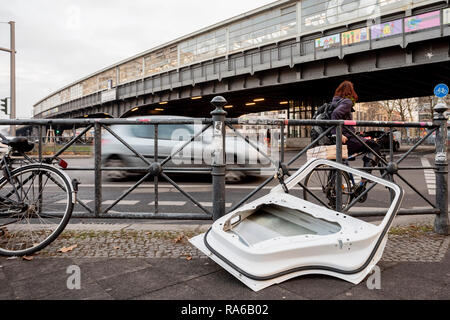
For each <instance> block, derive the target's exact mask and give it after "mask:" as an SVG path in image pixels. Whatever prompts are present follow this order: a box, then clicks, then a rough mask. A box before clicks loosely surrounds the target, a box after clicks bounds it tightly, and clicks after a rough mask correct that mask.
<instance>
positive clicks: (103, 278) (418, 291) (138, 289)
mask: <svg viewBox="0 0 450 320" xmlns="http://www.w3.org/2000/svg"><path fill="white" fill-rule="evenodd" d="M208 227H209V225H208V224H204V223H203V224H180V223H167V224H154V223H152V224H147V223H141V224H133V225H130V224H128V225H127V224H95V225H92V224H79V225H70V226H69V228H68V230H66V231H65V232H64V234H63V235H62V236H61V237H60V238H59V239H58V240H57V241H55V242H54V243H53V244H52V245H50V246H49V247H47V248H46V249H45V250H43V251H42V252H40V253H39V254H37V255H35V256H33V257H30V258H28V260H26V259H22V258H15V259H6V258H4V257H2V258H0V288H1V290H0V300H1V299H163V300H185V299H192V300H216V299H221V300H229V299H243V300H248V299H250V300H253V299H264V300H284V299H450V254H449V253H448V248H449V244H450V237H443V236H438V235H435V234H433V233H432V232H431V228H430V227H429V226H428V225H427V221H415V224H414V225H413V226H397V227H394V228H393V229H392V230H391V233H390V235H389V241H388V244H387V247H386V250H385V253H384V255H383V259H382V261H381V262H380V263H379V267H380V268H381V270H382V273H381V290H369V289H368V288H367V285H366V282H362V283H361V284H359V285H357V286H355V285H353V284H350V283H347V282H344V281H341V280H338V279H335V278H331V277H325V276H306V277H301V278H297V279H293V280H290V281H287V282H285V283H282V284H279V285H275V286H272V287H270V288H267V289H265V290H262V291H260V292H258V293H254V292H253V291H251V290H250V289H248V288H247V287H246V286H244V285H243V284H242V283H241V282H239V281H238V280H236V279H235V278H234V277H233V276H231V275H229V274H228V273H227V272H226V271H224V270H223V269H222V268H221V267H219V266H218V265H217V264H215V263H214V262H213V261H211V260H209V259H208V258H206V257H205V256H204V255H203V254H201V253H200V252H199V251H198V250H197V249H196V248H194V247H192V246H191V245H190V244H189V242H188V241H187V239H188V238H189V237H191V236H193V235H196V234H199V233H201V232H204V231H205V230H207V229H208ZM63 248H66V249H67V248H68V249H69V250H68V251H67V252H65V253H63V252H60V251H61V249H63ZM70 249H71V250H70ZM73 265H75V266H79V268H80V271H81V289H80V290H69V289H68V288H67V280H68V277H69V276H70V274H68V273H67V268H68V267H69V266H73Z"/></svg>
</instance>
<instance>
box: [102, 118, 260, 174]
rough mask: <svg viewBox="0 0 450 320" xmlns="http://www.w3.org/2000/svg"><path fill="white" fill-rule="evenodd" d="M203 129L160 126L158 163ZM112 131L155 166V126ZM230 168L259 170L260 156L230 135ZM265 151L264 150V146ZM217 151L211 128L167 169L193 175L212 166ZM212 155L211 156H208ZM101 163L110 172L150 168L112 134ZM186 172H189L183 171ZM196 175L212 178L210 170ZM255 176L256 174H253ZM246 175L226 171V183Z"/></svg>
mask: <svg viewBox="0 0 450 320" xmlns="http://www.w3.org/2000/svg"><path fill="white" fill-rule="evenodd" d="M129 119H130V120H139V121H143V122H151V121H152V120H153V121H154V120H158V119H164V120H171V119H172V120H174V119H189V120H192V118H186V117H178V116H147V117H133V118H129ZM202 128H203V125H201V123H200V124H199V125H187V124H167V125H159V126H158V162H161V161H163V160H164V159H165V158H167V157H168V156H170V155H172V154H174V152H175V151H176V150H177V149H179V148H180V147H181V146H183V144H185V143H186V142H188V141H189V140H190V139H191V138H192V137H193V136H194V135H195V134H196V133H198V132H200V131H201V130H202ZM111 129H112V131H113V132H114V133H116V134H117V135H118V136H119V137H121V138H122V139H123V140H124V141H125V142H127V143H128V144H129V145H130V146H131V147H132V148H133V149H135V150H136V151H137V152H138V153H140V154H141V155H143V156H144V157H145V158H146V159H148V161H149V162H154V161H155V159H154V156H155V152H154V145H155V128H154V125H152V124H145V125H144V124H143V125H112V126H111ZM225 141H226V144H225V148H226V152H227V154H226V159H227V164H229V165H231V166H232V167H237V168H239V167H249V166H253V167H260V166H261V162H260V160H259V159H260V157H259V155H258V152H257V151H256V150H255V149H253V148H251V147H250V146H249V145H248V144H247V143H246V142H245V141H244V140H243V139H241V138H238V137H237V136H233V135H230V134H228V133H227V137H226V139H225ZM261 147H262V146H261ZM213 150H214V143H213V132H212V128H209V129H208V130H206V131H205V132H204V133H203V134H202V136H201V138H199V139H195V141H193V142H192V143H190V144H189V145H188V146H186V148H185V149H183V150H182V151H181V152H179V153H178V154H177V155H176V156H175V157H174V158H173V159H172V160H171V161H169V162H168V163H167V164H166V165H165V167H166V168H167V167H172V168H176V167H178V168H177V170H176V172H177V173H192V171H189V169H190V168H195V167H197V168H205V169H206V167H208V166H210V165H211V161H212V160H211V156H210V155H211V152H212V151H213ZM208 155H209V156H208ZM102 163H103V166H104V167H110V168H120V167H124V168H133V167H141V168H142V167H147V166H148V165H147V164H146V163H145V162H144V161H143V160H142V159H140V158H139V157H138V156H136V154H134V153H133V152H132V151H131V150H130V149H129V148H127V147H126V146H125V145H124V144H122V143H121V142H120V141H118V140H117V139H116V138H115V137H114V136H113V135H112V134H110V133H109V132H106V133H104V134H103V136H102ZM184 168H186V170H183V169H184ZM131 174H133V172H132V170H129V171H109V170H106V171H105V172H104V175H105V176H106V177H107V178H108V179H109V180H112V181H117V180H122V179H125V178H127V177H128V176H130V175H131ZM195 174H211V172H210V170H204V171H201V170H200V171H199V170H196V171H195ZM253 174H254V173H253ZM247 175H251V174H250V173H248V172H246V171H239V170H236V171H227V173H226V176H225V180H226V181H227V182H228V183H235V182H240V181H242V180H243V179H244V178H245V177H246V176H247Z"/></svg>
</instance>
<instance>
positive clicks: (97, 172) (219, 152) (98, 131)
mask: <svg viewBox="0 0 450 320" xmlns="http://www.w3.org/2000/svg"><path fill="white" fill-rule="evenodd" d="M226 103H227V102H226V100H225V99H224V98H223V97H215V98H214V99H213V100H212V104H213V105H214V107H215V110H214V111H213V112H212V113H211V116H212V117H211V118H203V119H166V120H165V119H160V118H158V119H151V120H150V121H148V120H147V121H145V120H126V119H120V120H118V119H80V120H75V119H70V120H69V119H67V120H66V119H58V120H0V125H31V126H35V127H37V128H38V136H39V137H43V136H44V135H43V134H44V130H45V128H47V127H49V126H51V125H54V126H57V125H60V126H62V125H64V126H69V125H70V126H77V127H84V129H83V130H82V131H81V132H80V133H78V134H77V135H74V137H73V138H72V139H71V140H70V141H69V142H68V143H66V144H65V145H64V146H63V147H62V148H61V149H59V151H57V152H56V153H55V154H53V155H51V156H49V157H46V158H44V156H43V153H42V150H43V139H42V138H40V139H39V142H38V154H37V158H38V160H39V161H47V162H49V161H52V160H54V159H57V158H58V157H60V156H61V155H62V154H63V153H64V152H65V151H67V150H68V149H69V148H70V147H71V146H72V145H74V144H75V143H76V142H77V141H78V140H79V139H80V138H81V137H83V136H84V135H85V134H86V133H87V132H89V131H90V130H91V129H92V128H93V129H94V145H93V148H94V150H93V154H94V166H93V167H71V168H68V169H67V170H71V171H92V172H93V173H94V199H93V207H90V206H89V205H88V204H87V203H85V202H83V201H82V200H79V201H78V203H79V204H80V206H81V207H83V208H84V209H85V210H86V213H76V214H75V216H76V217H92V218H158V219H213V220H216V219H218V218H220V217H222V216H223V215H225V214H226V213H227V210H226V202H225V201H226V185H225V175H226V173H227V172H230V171H234V170H235V171H237V170H239V171H247V172H252V171H269V172H270V171H272V172H273V173H275V175H271V176H270V177H268V178H267V179H266V180H265V181H264V182H263V183H261V184H260V185H259V186H257V187H256V188H254V190H252V191H251V192H250V193H249V194H247V195H246V196H244V197H243V198H242V199H241V200H240V201H238V202H236V203H235V204H234V205H233V206H232V207H231V209H229V211H228V212H231V211H233V210H235V209H236V208H238V207H240V206H241V205H243V204H244V203H246V202H247V201H249V200H250V199H251V198H253V197H254V196H255V195H256V194H257V193H258V192H259V191H261V190H262V189H263V188H264V187H266V186H268V185H269V184H270V183H271V182H272V181H274V180H275V179H277V178H278V179H279V180H280V181H281V182H282V181H283V179H284V176H287V175H289V173H290V172H292V171H296V170H298V168H294V167H292V166H293V164H294V163H295V162H296V161H297V160H299V159H300V158H301V157H302V156H304V155H305V154H306V153H307V151H308V150H310V149H311V148H313V147H314V146H316V145H317V143H318V142H319V141H320V140H321V139H323V138H324V137H325V136H326V135H327V134H329V133H330V132H331V130H333V129H335V130H336V136H338V137H339V136H341V135H342V134H343V132H345V131H348V132H349V134H350V135H352V136H353V137H354V138H355V139H357V140H358V141H359V142H360V143H361V144H363V145H365V146H366V148H367V149H368V150H371V151H373V150H372V149H371V147H370V146H369V145H368V144H367V143H366V142H365V141H364V140H363V139H361V138H360V137H359V136H358V135H356V134H355V133H353V132H352V131H351V130H347V127H349V126H360V127H378V128H389V139H390V152H389V158H383V157H381V156H380V155H377V154H376V152H373V153H374V154H375V155H376V157H377V158H378V160H379V162H380V164H381V165H380V166H379V167H377V168H371V169H372V170H379V171H380V175H381V177H382V178H386V179H389V180H391V181H392V180H393V179H394V176H395V177H396V178H398V179H399V180H400V181H402V183H404V184H405V185H406V186H407V187H409V188H410V189H411V190H412V191H413V192H414V193H415V194H416V195H417V196H418V197H420V198H421V199H422V200H423V201H425V202H426V203H427V205H428V206H429V207H428V208H426V209H425V208H424V209H420V210H419V209H401V210H400V211H399V213H398V214H400V215H418V214H433V215H436V220H435V231H436V232H437V233H439V234H448V233H449V213H448V159H447V143H448V141H447V132H448V122H447V117H446V115H445V112H446V110H447V106H446V105H445V104H443V103H439V104H438V105H436V107H435V108H434V110H435V114H436V116H435V118H434V120H433V121H432V122H419V123H415V122H414V123H413V122H410V123H406V122H380V121H375V122H372V121H317V120H273V119H245V118H241V119H227V118H226V115H227V113H226V111H225V110H224V109H223V107H224V106H225V105H226ZM198 123H201V124H202V129H201V130H199V131H198V132H197V133H195V134H194V135H192V136H191V138H190V139H189V140H187V141H185V142H183V143H181V144H180V145H179V146H178V147H177V148H176V149H175V150H173V152H172V153H171V154H170V155H168V156H166V157H165V158H163V160H160V159H161V157H160V156H159V155H158V143H159V141H158V140H159V139H158V137H159V128H160V127H161V126H164V125H169V124H172V125H173V124H178V125H194V124H198ZM111 125H127V126H130V125H131V126H135V125H151V126H153V130H154V132H153V134H154V146H153V148H154V154H153V156H152V157H151V158H149V156H148V155H147V156H145V155H143V154H141V153H139V152H138V151H137V150H136V149H135V148H133V146H131V145H130V143H129V142H127V141H125V139H123V138H122V137H121V136H120V135H119V134H118V133H116V132H115V131H114V130H112V129H111V127H110V126H111ZM242 125H251V126H277V127H279V128H280V132H281V137H280V144H281V145H280V148H279V156H280V157H279V159H278V160H273V159H272V158H271V156H269V155H268V154H267V153H266V152H265V151H264V150H263V149H261V148H260V147H259V146H258V145H257V143H254V142H252V141H251V140H250V139H248V138H246V137H245V136H243V135H242V134H241V133H239V130H237V129H236V126H242ZM313 125H320V126H325V127H327V130H326V131H325V132H323V133H322V134H321V135H320V136H319V137H318V138H317V139H315V140H314V141H312V142H311V143H310V144H309V145H308V146H307V147H306V148H304V149H303V150H301V151H300V152H298V153H297V154H295V155H294V156H293V157H292V158H291V159H290V160H289V161H287V162H286V161H285V150H286V136H285V131H286V130H285V129H286V127H288V126H313ZM227 127H228V128H230V129H231V130H233V131H234V132H235V133H236V135H237V136H238V137H240V138H242V139H243V140H244V141H245V142H246V143H247V144H248V145H249V146H250V147H252V148H254V149H255V150H256V151H257V152H258V153H259V154H261V155H262V156H263V157H264V158H266V159H268V161H269V162H270V163H271V164H272V167H271V168H268V167H264V168H255V167H247V168H233V167H232V166H229V165H228V164H227V161H226V147H225V146H226V143H225V141H226V134H225V132H226V128H227ZM210 128H212V131H213V136H212V138H213V142H212V143H213V145H214V152H213V154H212V164H211V165H204V166H203V167H200V168H176V167H169V166H168V164H169V163H170V162H171V161H172V160H173V159H174V157H175V156H176V155H177V154H179V153H180V152H182V151H183V150H184V149H185V148H186V147H187V146H189V145H190V144H191V143H193V142H194V141H195V140H196V139H197V138H199V137H200V136H201V135H202V134H204V133H205V131H206V130H208V129H210ZM394 128H423V129H427V130H428V133H427V134H426V135H425V136H424V137H422V138H420V139H419V140H418V141H417V142H416V143H415V144H414V145H413V146H412V147H411V148H409V150H407V151H406V152H405V153H403V154H401V155H400V157H399V158H398V159H397V160H395V159H394V152H393V141H394V134H393V129H394ZM102 130H103V131H106V132H107V133H108V134H110V135H111V136H113V137H114V138H115V139H117V140H118V141H119V142H120V143H121V144H122V145H123V146H125V147H126V148H127V149H128V150H129V151H130V152H131V153H132V154H133V155H134V156H136V157H137V158H139V159H140V160H141V161H142V163H144V164H145V166H143V167H132V168H124V167H117V168H115V167H105V166H103V165H102ZM434 133H436V139H435V141H436V158H435V164H434V166H430V167H428V168H426V167H424V166H403V165H402V163H403V161H404V160H405V159H406V158H408V156H410V155H411V153H412V152H414V151H415V150H416V149H417V147H419V146H420V145H421V144H423V143H424V141H426V140H427V139H428V137H430V136H431V135H432V134H434ZM342 148H343V145H342V141H341V139H337V141H336V161H337V162H339V163H342V162H343V156H342ZM356 169H361V170H367V168H356ZM424 169H429V170H430V169H433V170H434V171H435V175H436V199H435V201H434V202H433V201H430V200H429V199H428V198H427V197H426V196H424V195H423V194H422V193H421V192H420V191H419V190H418V188H417V187H416V186H415V185H414V184H413V183H410V182H409V181H408V180H407V179H406V178H405V177H404V176H403V174H402V173H401V172H402V171H406V170H409V171H411V170H424ZM118 170H124V171H134V172H143V173H144V174H143V176H142V177H141V178H140V179H139V180H138V181H137V182H136V183H134V184H133V185H132V186H130V187H128V189H127V190H126V191H124V192H123V193H122V194H121V195H120V196H119V197H118V198H117V199H115V200H114V201H113V202H112V203H110V204H109V205H108V206H107V207H106V208H104V207H102V189H103V186H102V172H105V171H118ZM177 171H183V172H187V171H189V172H192V173H195V172H199V171H203V172H205V171H206V172H210V173H211V175H212V193H211V200H212V204H213V205H212V211H210V210H208V209H207V208H206V206H204V205H203V204H202V203H201V202H200V201H199V200H198V199H196V198H195V197H194V196H192V195H191V194H190V193H188V192H187V191H186V190H184V188H183V187H182V186H180V185H179V184H177V183H176V182H175V181H174V180H173V179H172V178H171V177H169V176H168V175H167V173H169V172H177ZM149 178H151V179H153V185H154V211H153V212H151V213H127V212H121V213H119V212H114V213H112V209H113V208H114V207H115V206H117V205H118V204H119V203H120V201H122V200H123V199H125V198H126V197H128V196H129V195H130V194H131V193H132V192H133V191H135V190H136V189H137V188H138V187H139V186H140V185H141V184H142V183H143V182H144V181H146V180H147V179H149ZM161 179H164V180H165V181H166V182H167V183H168V184H169V185H171V186H172V187H174V188H175V189H176V190H177V191H178V192H179V193H181V194H182V195H183V196H184V197H186V198H187V199H188V200H189V201H190V202H192V203H193V204H194V205H195V206H196V207H198V208H199V209H201V210H202V211H203V212H204V213H200V214H194V213H162V212H160V208H159V207H160V206H159V187H160V183H159V182H160V180H161ZM341 179H342V176H341V175H340V174H338V175H336V184H335V185H336V186H341V185H342V181H341ZM374 187H375V184H371V185H369V186H368V188H367V189H366V190H365V191H364V192H363V193H361V194H360V195H359V196H358V197H356V198H354V199H353V200H352V201H351V203H350V204H349V205H348V206H346V207H345V208H344V207H343V206H342V189H341V188H340V187H336V190H335V192H336V203H335V206H336V207H335V209H336V210H337V211H345V212H347V213H349V215H353V216H379V215H383V212H380V211H379V210H366V212H365V213H364V214H352V213H351V212H349V209H351V208H352V207H353V206H354V205H355V204H356V203H357V202H358V201H359V200H360V199H361V198H362V197H364V196H365V195H367V193H368V192H370V191H371V190H372V189H373V188H374ZM82 188H83V185H82V184H81V185H80V190H81V189H82ZM302 188H304V190H305V191H306V192H307V193H309V194H310V195H311V196H313V195H312V194H311V192H310V191H309V190H308V188H307V187H305V186H302Z"/></svg>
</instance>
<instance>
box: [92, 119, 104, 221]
mask: <svg viewBox="0 0 450 320" xmlns="http://www.w3.org/2000/svg"><path fill="white" fill-rule="evenodd" d="M94 162H95V164H94V168H95V169H94V170H95V171H94V181H95V182H94V188H95V190H94V214H95V216H96V217H99V216H100V213H101V210H102V126H101V125H100V123H98V122H96V123H95V125H94Z"/></svg>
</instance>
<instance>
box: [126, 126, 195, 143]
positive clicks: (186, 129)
mask: <svg viewBox="0 0 450 320" xmlns="http://www.w3.org/2000/svg"><path fill="white" fill-rule="evenodd" d="M130 127H131V131H132V132H133V134H134V135H135V136H136V137H138V138H144V139H154V138H155V126H154V125H152V124H149V125H136V126H130ZM195 131H197V130H195ZM193 135H194V125H186V124H161V125H158V139H159V140H177V141H184V140H189V139H191V138H192V136H193Z"/></svg>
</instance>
